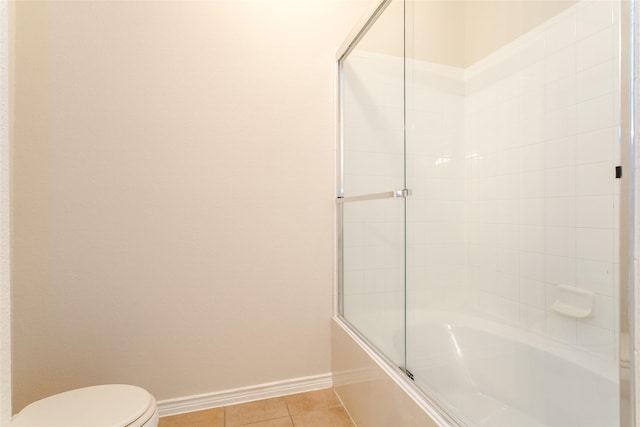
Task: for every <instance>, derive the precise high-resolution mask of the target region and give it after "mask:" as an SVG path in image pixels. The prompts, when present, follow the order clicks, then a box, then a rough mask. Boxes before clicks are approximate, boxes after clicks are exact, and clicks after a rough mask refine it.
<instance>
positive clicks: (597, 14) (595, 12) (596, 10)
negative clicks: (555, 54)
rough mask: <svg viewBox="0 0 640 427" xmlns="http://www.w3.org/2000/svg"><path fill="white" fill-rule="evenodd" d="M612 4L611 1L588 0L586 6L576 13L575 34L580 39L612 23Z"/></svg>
mask: <svg viewBox="0 0 640 427" xmlns="http://www.w3.org/2000/svg"><path fill="white" fill-rule="evenodd" d="M613 5H614V2H611V1H606V0H603V1H589V2H588V6H586V7H583V8H581V9H580V10H578V11H577V14H576V35H577V38H578V39H582V38H584V37H586V36H589V35H591V34H593V33H596V32H598V31H600V30H603V29H605V28H607V27H609V26H611V25H612V24H613Z"/></svg>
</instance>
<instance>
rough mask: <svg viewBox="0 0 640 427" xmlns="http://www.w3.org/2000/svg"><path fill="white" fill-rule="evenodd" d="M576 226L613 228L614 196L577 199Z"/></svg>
mask: <svg viewBox="0 0 640 427" xmlns="http://www.w3.org/2000/svg"><path fill="white" fill-rule="evenodd" d="M576 226H577V227H595V228H613V196H604V197H577V198H576Z"/></svg>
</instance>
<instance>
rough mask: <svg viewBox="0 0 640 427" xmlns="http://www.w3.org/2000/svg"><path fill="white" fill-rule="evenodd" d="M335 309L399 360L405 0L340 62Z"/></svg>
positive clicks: (392, 5) (399, 363) (396, 3)
mask: <svg viewBox="0 0 640 427" xmlns="http://www.w3.org/2000/svg"><path fill="white" fill-rule="evenodd" d="M340 66H341V70H340V72H341V121H342V127H341V131H342V146H341V151H342V152H341V156H340V157H341V163H340V164H341V179H340V181H341V188H339V198H338V212H339V215H340V216H341V221H340V224H341V233H340V240H341V242H340V247H341V248H342V257H341V260H342V262H341V268H340V272H339V274H340V275H341V280H340V282H341V286H340V293H341V295H340V312H341V314H342V315H343V316H344V318H345V319H346V320H347V321H348V322H350V323H351V324H352V325H353V326H354V328H355V329H356V330H357V331H358V332H359V333H360V334H361V335H362V336H363V337H364V338H365V339H367V340H368V341H369V342H371V343H372V344H373V345H374V346H375V347H377V348H378V350H380V351H381V352H382V353H383V354H384V355H385V356H386V357H387V358H389V359H391V360H392V362H393V363H394V364H395V365H396V366H404V350H405V349H404V341H405V337H404V321H405V230H404V228H405V225H404V221H405V197H406V195H407V193H406V191H405V172H404V170H405V161H404V3H403V1H392V2H390V4H389V5H388V6H387V7H386V9H385V10H384V12H383V13H382V15H381V16H380V17H379V18H378V19H377V21H376V22H375V24H374V25H373V26H372V27H371V28H370V29H369V31H368V32H367V33H366V35H364V37H363V38H362V39H360V41H359V42H358V44H357V46H355V48H354V49H353V50H351V52H350V53H349V54H348V56H347V57H346V58H345V59H344V60H343V61H341V63H340Z"/></svg>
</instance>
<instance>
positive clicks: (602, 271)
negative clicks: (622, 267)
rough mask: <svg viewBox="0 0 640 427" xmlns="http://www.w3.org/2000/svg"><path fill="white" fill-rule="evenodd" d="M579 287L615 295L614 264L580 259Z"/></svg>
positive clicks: (577, 268)
mask: <svg viewBox="0 0 640 427" xmlns="http://www.w3.org/2000/svg"><path fill="white" fill-rule="evenodd" d="M576 272H577V284H578V287H580V288H583V289H588V290H590V291H592V292H595V293H597V294H601V295H608V296H613V295H614V283H615V282H614V278H615V270H614V264H613V263H610V262H599V261H591V260H584V259H578V260H577V261H576Z"/></svg>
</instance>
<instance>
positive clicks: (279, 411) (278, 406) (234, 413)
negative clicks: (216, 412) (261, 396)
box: [225, 397, 289, 427]
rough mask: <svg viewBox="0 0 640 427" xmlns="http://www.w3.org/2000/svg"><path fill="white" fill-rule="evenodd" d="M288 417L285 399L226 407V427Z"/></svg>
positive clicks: (278, 398)
mask: <svg viewBox="0 0 640 427" xmlns="http://www.w3.org/2000/svg"><path fill="white" fill-rule="evenodd" d="M288 415H289V411H288V410H287V404H286V403H285V401H284V399H283V398H281V397H276V398H273V399H265V400H258V401H256V402H249V403H242V404H240V405H232V406H227V407H225V426H226V427H234V426H243V425H245V424H250V423H256V422H258V421H268V420H273V419H275V418H284V417H287V416H288Z"/></svg>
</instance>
